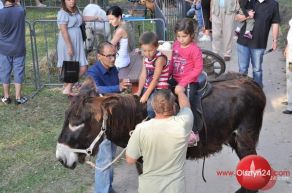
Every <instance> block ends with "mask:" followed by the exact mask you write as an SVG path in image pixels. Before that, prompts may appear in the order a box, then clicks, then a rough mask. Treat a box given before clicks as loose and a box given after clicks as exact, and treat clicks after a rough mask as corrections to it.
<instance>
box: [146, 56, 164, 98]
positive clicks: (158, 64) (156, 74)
mask: <svg viewBox="0 0 292 193" xmlns="http://www.w3.org/2000/svg"><path fill="white" fill-rule="evenodd" d="M154 65H155V69H154V74H153V78H152V81H151V82H150V85H149V86H148V88H147V90H146V92H145V93H144V94H143V96H142V97H141V99H140V102H141V103H145V102H147V100H148V98H149V96H150V94H151V93H152V92H153V90H154V89H155V87H156V85H157V83H158V80H159V78H160V75H161V72H162V69H163V67H164V66H165V65H166V59H165V58H164V57H159V58H157V59H156V61H155V64H154Z"/></svg>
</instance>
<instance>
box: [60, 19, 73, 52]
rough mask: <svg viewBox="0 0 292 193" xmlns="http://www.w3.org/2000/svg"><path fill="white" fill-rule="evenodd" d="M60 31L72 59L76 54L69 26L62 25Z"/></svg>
mask: <svg viewBox="0 0 292 193" xmlns="http://www.w3.org/2000/svg"><path fill="white" fill-rule="evenodd" d="M60 31H61V34H62V37H63V39H64V41H65V44H66V47H67V54H68V55H69V56H71V57H72V56H73V55H74V53H73V47H72V42H71V39H70V36H69V33H68V28H67V24H60Z"/></svg>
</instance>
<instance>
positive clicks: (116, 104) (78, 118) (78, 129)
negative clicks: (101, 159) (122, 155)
mask: <svg viewBox="0 0 292 193" xmlns="http://www.w3.org/2000/svg"><path fill="white" fill-rule="evenodd" d="M96 95H97V93H96V88H95V84H94V81H93V80H92V79H87V80H86V81H85V83H84V84H83V85H82V87H81V90H80V94H79V95H78V96H76V97H74V98H72V100H71V104H70V106H69V108H68V109H67V111H66V114H65V121H64V124H63V129H62V132H61V134H60V136H59V138H58V143H57V149H56V158H57V159H58V160H59V161H60V162H61V163H62V164H63V165H64V166H65V167H68V168H71V169H74V168H75V167H76V165H77V163H78V162H80V163H83V162H84V161H85V157H86V155H90V156H91V155H95V154H96V153H97V151H98V146H99V144H100V143H101V142H102V140H103V139H104V137H107V138H108V139H109V140H111V141H112V142H114V143H115V144H116V145H119V146H121V147H125V146H126V145H127V142H128V140H129V137H130V136H129V131H130V130H133V129H134V128H135V126H136V124H138V123H140V122H141V121H142V120H143V118H145V117H146V110H145V107H144V106H145V105H141V104H140V103H139V100H138V99H137V98H136V97H134V96H132V95H117V94H116V95H110V96H105V97H98V96H96Z"/></svg>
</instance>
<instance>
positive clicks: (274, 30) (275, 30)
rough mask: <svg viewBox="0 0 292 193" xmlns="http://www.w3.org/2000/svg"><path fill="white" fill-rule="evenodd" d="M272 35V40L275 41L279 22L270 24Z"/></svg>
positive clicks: (277, 35)
mask: <svg viewBox="0 0 292 193" xmlns="http://www.w3.org/2000/svg"><path fill="white" fill-rule="evenodd" d="M272 35H273V41H277V40H278V37H279V24H278V23H273V24H272Z"/></svg>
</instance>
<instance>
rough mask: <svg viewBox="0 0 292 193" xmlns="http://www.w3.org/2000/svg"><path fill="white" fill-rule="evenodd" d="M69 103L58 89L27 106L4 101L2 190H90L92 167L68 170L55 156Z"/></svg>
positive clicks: (0, 145) (0, 119)
mask: <svg viewBox="0 0 292 193" xmlns="http://www.w3.org/2000/svg"><path fill="white" fill-rule="evenodd" d="M25 92H27V91H26V90H25ZM67 106H68V100H67V98H65V97H63V96H62V95H61V94H60V92H59V90H55V89H45V90H43V91H42V92H40V93H39V95H38V96H37V97H35V98H34V99H33V100H32V101H29V102H28V103H27V104H26V105H23V106H15V105H14V104H12V105H6V106H5V105H3V104H2V103H1V104H0V123H1V124H0V138H1V141H0V151H1V154H0V160H1V164H0V176H1V178H0V192H3V193H6V192H7V193H12V192H76V193H77V192H86V191H88V187H90V186H91V184H92V183H93V170H92V169H91V168H89V167H84V166H83V167H77V168H76V169H75V170H68V169H66V168H64V167H63V166H61V165H60V164H59V163H58V162H57V161H56V160H55V146H56V141H57V137H58V135H59V133H60V131H61V127H62V124H63V120H64V110H65V109H66V108H67ZM80 176H82V177H80Z"/></svg>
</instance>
